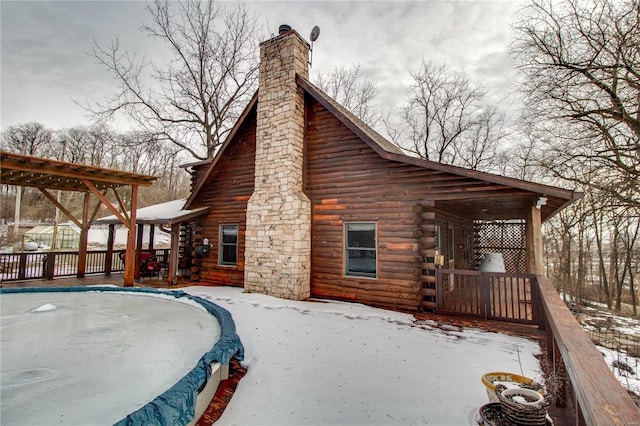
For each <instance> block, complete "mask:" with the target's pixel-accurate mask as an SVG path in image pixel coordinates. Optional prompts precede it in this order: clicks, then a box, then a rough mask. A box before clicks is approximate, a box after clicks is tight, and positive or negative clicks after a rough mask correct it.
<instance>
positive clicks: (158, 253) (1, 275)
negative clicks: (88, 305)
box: [0, 249, 170, 281]
mask: <svg viewBox="0 0 640 426" xmlns="http://www.w3.org/2000/svg"><path fill="white" fill-rule="evenodd" d="M153 251H154V253H155V257H156V259H157V260H158V261H159V262H160V263H163V264H164V263H167V262H168V261H169V252H170V250H169V249H156V250H153ZM122 271H124V262H123V261H122V259H120V256H119V252H117V251H112V252H111V259H109V258H108V252H107V250H91V251H88V252H87V263H86V270H85V273H86V274H110V273H112V272H122ZM77 273H78V252H77V251H49V252H24V253H0V281H19V280H30V279H37V278H46V279H53V278H58V277H71V276H74V275H76V274H77Z"/></svg>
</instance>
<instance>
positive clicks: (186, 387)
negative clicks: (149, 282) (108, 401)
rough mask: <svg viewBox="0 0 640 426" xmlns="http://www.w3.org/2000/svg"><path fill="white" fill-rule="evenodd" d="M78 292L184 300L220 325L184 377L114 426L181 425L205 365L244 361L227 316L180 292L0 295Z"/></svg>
mask: <svg viewBox="0 0 640 426" xmlns="http://www.w3.org/2000/svg"><path fill="white" fill-rule="evenodd" d="M82 291H108V292H118V291H123V292H130V293H149V294H164V295H169V296H173V297H175V298H176V299H179V298H182V297H184V298H187V299H190V300H193V301H194V302H196V303H198V304H200V305H201V306H202V307H204V308H205V309H206V310H207V312H209V313H210V314H211V315H213V316H214V317H215V318H216V319H217V320H218V323H219V324H220V339H218V341H217V342H216V343H215V345H213V347H212V348H211V350H210V351H209V352H207V353H205V354H204V355H203V356H202V357H201V358H200V360H199V361H198V364H197V365H196V366H195V367H194V368H193V369H192V370H191V371H190V372H189V374H187V375H186V376H184V377H183V378H182V379H181V380H180V381H179V382H178V383H176V384H175V385H173V387H171V388H169V389H168V390H167V391H166V392H164V393H163V394H161V395H158V396H157V397H156V398H155V399H154V400H153V401H151V402H149V403H148V404H147V405H145V406H144V407H142V408H140V409H139V410H137V411H134V412H133V413H131V414H129V415H128V416H127V417H125V418H124V419H122V420H120V421H119V422H117V423H116V425H118V426H132V425H162V426H166V425H185V424H187V423H189V422H190V421H191V420H193V417H194V416H195V408H196V397H197V395H198V392H200V391H201V390H202V389H203V388H204V387H205V385H206V384H207V381H208V380H209V377H210V375H211V372H210V371H209V365H210V364H211V363H212V362H219V363H220V364H228V363H229V361H230V360H231V358H236V359H238V360H242V359H244V347H243V346H242V342H241V341H240V337H238V335H237V334H236V324H235V323H234V322H233V318H232V317H231V314H230V313H229V311H227V310H226V309H224V308H222V307H220V306H218V305H216V304H214V303H211V302H209V301H208V300H204V299H202V298H200V297H197V296H192V295H190V294H188V293H185V292H184V291H180V290H174V291H160V290H156V289H153V288H123V287H35V288H0V294H3V293H6V294H9V293H28V292H32V293H54V292H82Z"/></svg>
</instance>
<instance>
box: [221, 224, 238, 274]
mask: <svg viewBox="0 0 640 426" xmlns="http://www.w3.org/2000/svg"><path fill="white" fill-rule="evenodd" d="M219 242H220V243H219V249H218V264H219V265H223V266H237V265H238V225H220V238H219Z"/></svg>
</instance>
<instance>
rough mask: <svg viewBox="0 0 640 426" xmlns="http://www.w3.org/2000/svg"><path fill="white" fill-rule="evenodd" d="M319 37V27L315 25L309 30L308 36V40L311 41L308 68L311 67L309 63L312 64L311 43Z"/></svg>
mask: <svg viewBox="0 0 640 426" xmlns="http://www.w3.org/2000/svg"><path fill="white" fill-rule="evenodd" d="M319 36H320V27H319V26H317V25H316V26H315V27H313V29H312V30H311V35H309V39H310V40H311V56H310V58H309V67H311V63H312V62H313V42H314V41H316V40H317V39H318V37H319Z"/></svg>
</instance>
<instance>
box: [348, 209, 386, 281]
mask: <svg viewBox="0 0 640 426" xmlns="http://www.w3.org/2000/svg"><path fill="white" fill-rule="evenodd" d="M353 224H367V225H373V229H374V233H375V234H374V244H375V247H374V248H364V249H363V248H361V247H358V248H357V249H358V250H371V251H374V250H375V254H376V257H375V260H376V274H375V276H371V275H353V274H352V273H349V270H348V267H349V256H348V250H349V247H347V243H348V241H349V238H348V225H353ZM342 238H343V242H342V249H343V250H342V256H343V259H344V261H343V267H342V273H343V274H344V277H345V278H357V279H365V280H377V279H378V276H379V271H380V268H379V265H378V222H376V221H366V220H354V221H349V222H344V223H343V230H342Z"/></svg>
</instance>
